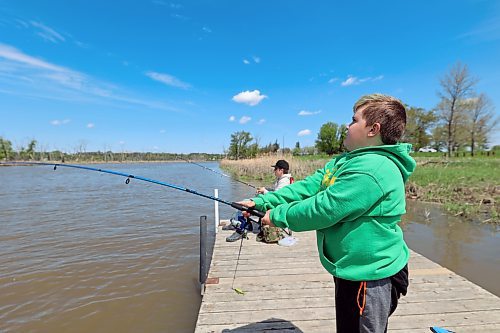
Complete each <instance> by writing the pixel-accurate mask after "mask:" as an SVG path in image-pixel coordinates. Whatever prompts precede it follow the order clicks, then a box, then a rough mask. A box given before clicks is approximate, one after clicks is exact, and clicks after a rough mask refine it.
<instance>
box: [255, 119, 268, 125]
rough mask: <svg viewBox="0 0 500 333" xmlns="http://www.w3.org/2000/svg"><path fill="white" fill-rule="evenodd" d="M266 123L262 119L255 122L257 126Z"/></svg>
mask: <svg viewBox="0 0 500 333" xmlns="http://www.w3.org/2000/svg"><path fill="white" fill-rule="evenodd" d="M265 122H266V120H265V119H264V118H262V119H259V121H258V122H257V125H262V124H264V123H265Z"/></svg>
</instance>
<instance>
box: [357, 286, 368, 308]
mask: <svg viewBox="0 0 500 333" xmlns="http://www.w3.org/2000/svg"><path fill="white" fill-rule="evenodd" d="M361 289H363V301H362V302H361V303H362V304H359V295H360V294H361ZM357 302H358V308H359V315H360V316H362V315H363V310H364V309H365V305H366V281H361V283H360V284H359V289H358V297H357Z"/></svg>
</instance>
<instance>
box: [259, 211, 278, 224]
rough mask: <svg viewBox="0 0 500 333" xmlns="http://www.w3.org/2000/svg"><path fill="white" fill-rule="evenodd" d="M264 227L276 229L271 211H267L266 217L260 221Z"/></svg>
mask: <svg viewBox="0 0 500 333" xmlns="http://www.w3.org/2000/svg"><path fill="white" fill-rule="evenodd" d="M260 222H261V223H262V225H268V226H270V227H275V225H274V223H273V222H272V221H271V210H270V209H269V210H268V211H266V215H264V217H263V218H262V219H261V220H260Z"/></svg>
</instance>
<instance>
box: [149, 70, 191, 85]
mask: <svg viewBox="0 0 500 333" xmlns="http://www.w3.org/2000/svg"><path fill="white" fill-rule="evenodd" d="M146 76H147V77H149V78H151V79H153V80H155V81H158V82H161V83H164V84H166V85H168V86H172V87H178V88H182V89H188V88H189V87H191V85H190V84H189V83H186V82H182V81H181V80H179V79H178V78H176V77H175V76H172V75H170V74H164V73H157V72H147V73H146Z"/></svg>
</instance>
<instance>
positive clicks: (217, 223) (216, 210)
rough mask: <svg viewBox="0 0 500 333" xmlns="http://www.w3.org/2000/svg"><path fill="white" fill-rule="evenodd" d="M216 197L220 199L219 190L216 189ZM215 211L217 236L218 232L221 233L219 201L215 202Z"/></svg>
mask: <svg viewBox="0 0 500 333" xmlns="http://www.w3.org/2000/svg"><path fill="white" fill-rule="evenodd" d="M214 197H216V198H218V197H219V190H218V189H214ZM214 209H215V212H214V216H215V233H216V234H217V232H219V228H218V226H219V202H218V201H214Z"/></svg>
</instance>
